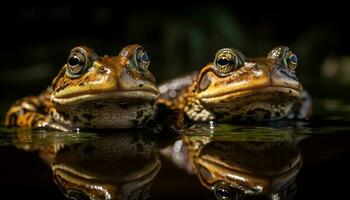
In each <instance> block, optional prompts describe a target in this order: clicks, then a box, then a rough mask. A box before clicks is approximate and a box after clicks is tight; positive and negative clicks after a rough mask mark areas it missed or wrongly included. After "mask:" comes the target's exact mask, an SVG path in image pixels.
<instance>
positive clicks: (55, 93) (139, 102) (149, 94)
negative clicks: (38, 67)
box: [5, 45, 158, 131]
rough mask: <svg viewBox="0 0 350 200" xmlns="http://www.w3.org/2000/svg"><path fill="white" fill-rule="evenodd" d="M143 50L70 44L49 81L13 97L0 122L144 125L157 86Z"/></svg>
mask: <svg viewBox="0 0 350 200" xmlns="http://www.w3.org/2000/svg"><path fill="white" fill-rule="evenodd" d="M144 54H146V52H145V51H144V50H143V48H142V47H141V46H140V45H129V46H127V47H125V48H123V49H122V51H121V52H120V53H119V55H118V56H107V55H106V56H104V57H98V56H97V55H96V54H95V53H94V51H93V50H92V49H89V48H88V47H76V48H74V49H72V51H71V54H70V56H69V58H68V61H67V64H65V65H64V66H63V67H62V69H61V70H60V72H59V73H58V75H57V76H56V77H55V79H54V80H53V83H52V87H49V88H48V89H47V90H46V91H44V92H43V93H41V94H39V95H38V96H29V97H25V98H22V99H20V100H18V101H16V102H15V103H14V104H13V106H12V107H11V108H10V109H9V111H8V112H7V114H6V119H5V125H6V126H17V127H26V128H52V129H58V130H62V131H67V130H70V129H76V128H134V127H142V126H144V125H146V124H147V123H148V122H149V121H151V120H153V119H154V116H155V111H156V98H157V96H158V89H157V87H156V85H155V84H156V83H155V78H154V77H153V75H152V74H151V72H150V71H148V66H149V60H142V59H141V58H142V57H141V56H142V55H144ZM144 57H146V58H148V56H144Z"/></svg>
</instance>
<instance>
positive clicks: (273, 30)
mask: <svg viewBox="0 0 350 200" xmlns="http://www.w3.org/2000/svg"><path fill="white" fill-rule="evenodd" d="M10 4H11V5H2V9H1V12H0V19H1V36H0V41H1V46H2V48H1V54H0V56H1V64H0V93H1V95H0V114H1V115H0V116H1V117H0V119H1V118H2V116H3V113H4V112H5V111H6V109H7V108H8V106H9V105H10V104H11V103H12V102H13V101H14V100H15V99H16V98H19V97H22V96H25V95H30V94H36V93H39V92H41V91H42V90H43V89H45V88H46V86H47V85H49V84H50V83H51V81H52V79H53V78H54V76H55V75H56V73H57V72H58V70H59V69H60V68H61V66H63V64H64V63H65V61H66V59H67V56H68V53H69V52H70V50H71V49H72V48H73V47H75V46H78V45H86V46H89V47H90V48H93V49H95V51H96V52H97V53H98V54H99V55H101V56H102V55H104V54H109V55H115V54H117V53H118V52H119V51H120V50H121V49H122V48H123V47H124V46H126V45H128V44H131V43H139V44H141V45H143V46H144V47H145V49H146V50H147V51H148V52H149V55H150V57H151V67H150V69H151V71H152V72H153V73H154V75H155V76H156V78H157V82H158V83H160V82H162V81H164V80H167V79H171V78H173V77H176V76H177V75H181V74H184V73H188V72H191V71H193V70H197V69H200V68H201V67H202V66H204V65H205V64H207V63H208V62H210V61H212V60H213V57H214V54H215V52H216V51H217V50H218V49H220V48H223V47H234V48H237V49H239V50H241V51H242V52H243V53H244V54H245V55H246V56H247V57H257V56H265V55H266V54H267V53H268V52H269V51H270V50H271V49H272V48H273V47H275V46H278V45H287V46H289V47H290V48H291V49H292V50H293V51H294V52H295V53H296V54H297V56H298V58H299V66H298V68H297V73H298V76H299V78H300V79H301V82H302V83H303V85H304V87H305V88H306V89H307V90H308V91H309V92H310V93H311V95H312V96H313V97H314V98H337V99H338V98H341V99H348V98H349V86H350V57H349V56H350V39H349V35H350V31H349V28H348V26H349V16H348V14H349V10H348V6H346V5H345V3H344V5H342V4H339V3H338V2H335V1H332V2H326V3H321V2H318V3H313V4H311V5H306V3H305V2H295V1H280V2H276V3H275V2H271V3H270V4H269V5H267V4H266V2H264V3H260V4H259V3H256V2H246V3H242V1H241V2H237V1H215V3H214V2H202V1H201V2H199V1H198V2H196V1H189V2H186V3H180V2H179V1H173V2H169V1H163V2H159V3H152V2H148V1H143V2H137V1H126V2H125V4H124V5H122V4H119V3H117V2H113V1H104V2H103V3H97V2H83V1H79V2H76V3H75V4H70V3H68V2H64V1H60V2H59V3H56V4H47V3H46V4H39V3H35V4H23V3H19V2H10ZM346 139H348V137H346V138H345V140H344V141H348V140H346ZM325 143H327V140H323V141H322V142H320V144H319V146H321V147H322V146H323V145H324V144H325ZM308 146H310V145H308ZM333 146H337V144H335V145H333ZM344 146H346V144H345V145H344ZM310 147H313V145H311V146H310ZM320 149H321V148H320ZM1 151H2V154H1V155H7V156H8V157H7V158H6V159H5V160H6V161H7V162H6V164H2V165H1V166H2V167H1V172H2V174H3V175H2V176H1V177H2V178H1V179H2V180H3V181H2V183H1V188H2V190H1V192H2V193H3V194H4V196H6V195H11V196H12V197H21V198H22V199H23V198H25V197H28V198H35V197H37V199H44V198H45V197H50V198H52V199H60V198H62V196H61V194H60V193H59V191H58V189H57V188H56V186H55V185H54V183H53V182H52V181H51V176H50V170H49V168H48V167H47V166H45V165H44V163H43V162H42V161H41V160H40V159H39V158H38V157H37V156H36V154H35V153H33V154H30V155H29V154H27V153H25V154H24V153H23V152H22V153H21V152H19V151H17V150H15V149H14V147H6V148H5V149H2V150H1ZM339 155H342V157H341V158H339V157H340V156H339V157H337V156H336V157H335V158H332V159H329V161H327V162H326V161H325V162H322V163H321V165H320V164H319V163H317V165H316V164H312V163H311V164H310V163H308V162H306V163H305V167H304V168H303V171H301V172H300V176H299V178H298V179H299V183H300V184H299V187H300V189H299V191H300V193H299V194H298V195H299V196H298V197H301V198H298V199H302V197H305V196H308V197H315V196H316V197H321V198H322V197H324V199H325V198H328V197H330V198H331V196H333V195H335V196H337V195H342V194H345V193H346V190H347V185H344V184H341V183H340V182H337V181H335V180H337V178H335V177H342V176H343V175H344V174H343V172H345V171H346V170H348V166H349V165H348V164H346V163H348V162H346V161H348V160H349V159H348V158H347V155H348V154H346V155H343V154H339ZM310 157H311V158H312V157H313V155H309V158H310ZM305 160H306V159H305ZM343 162H345V163H344V164H345V165H343ZM14 166H15V167H14ZM165 169H167V168H165ZM33 170H34V171H33ZM168 172H169V171H167V170H165V171H163V172H161V173H160V178H159V180H158V181H156V182H155V185H156V186H157V187H155V189H154V190H155V191H156V192H155V193H153V196H155V197H158V198H162V197H164V196H162V195H165V194H166V192H167V186H169V185H163V184H162V183H163V182H167V183H168V184H169V183H173V184H175V185H176V186H177V187H173V188H182V189H181V190H179V191H174V189H172V192H173V193H181V192H182V190H184V189H187V190H185V191H184V192H191V191H192V192H194V196H196V194H197V193H198V195H197V196H201V197H203V196H206V197H207V198H209V199H211V198H213V196H210V195H211V194H210V192H209V191H207V190H205V189H204V188H202V187H201V186H200V185H199V183H198V182H196V179H195V178H194V177H193V180H192V179H191V181H189V182H188V183H187V184H182V182H181V181H180V180H182V179H180V178H179V179H178V182H172V181H173V179H172V177H174V176H175V175H178V174H175V175H173V176H171V174H169V173H168ZM325 174H326V175H325ZM169 177H170V179H171V180H169ZM175 178H176V177H175ZM168 181H169V182H168ZM192 183H197V185H195V184H193V185H191V184H192ZM188 185H191V187H190V186H188ZM160 186H162V187H160ZM187 186H188V187H187ZM192 187H193V189H192ZM38 188H40V189H39V190H40V191H38ZM159 188H161V189H159ZM169 188H171V187H170V186H169ZM338 189H339V190H338ZM322 191H324V194H323V193H322ZM336 191H340V193H335V192H336ZM196 192H197V193H196ZM180 196H181V195H180ZM333 197H334V196H333ZM15 199H16V198H15Z"/></svg>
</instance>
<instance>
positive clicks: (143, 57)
mask: <svg viewBox="0 0 350 200" xmlns="http://www.w3.org/2000/svg"><path fill="white" fill-rule="evenodd" d="M135 60H136V65H137V66H138V67H139V68H140V69H142V70H144V71H146V70H148V67H149V64H150V62H151V60H150V58H149V56H148V54H147V52H146V51H144V50H143V49H142V48H138V49H137V52H136V57H135Z"/></svg>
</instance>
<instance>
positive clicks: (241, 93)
mask: <svg viewBox="0 0 350 200" xmlns="http://www.w3.org/2000/svg"><path fill="white" fill-rule="evenodd" d="M266 93H279V94H280V95H283V96H286V97H291V98H298V97H300V95H301V91H300V89H299V88H295V87H283V86H267V87H266V86H265V87H253V88H248V89H244V88H242V89H238V90H233V91H228V92H223V93H216V94H213V95H211V94H209V95H208V94H203V95H201V94H199V95H198V96H199V98H200V100H201V101H203V102H204V103H211V102H217V101H221V100H224V99H235V98H242V97H248V96H251V95H258V94H266Z"/></svg>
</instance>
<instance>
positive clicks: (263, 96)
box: [158, 46, 311, 122]
mask: <svg viewBox="0 0 350 200" xmlns="http://www.w3.org/2000/svg"><path fill="white" fill-rule="evenodd" d="M291 56H294V57H293V58H296V56H295V54H293V53H292V51H291V50H290V49H289V48H288V47H284V46H280V47H276V48H274V49H273V50H271V52H269V53H268V55H267V56H266V57H265V58H246V57H245V56H244V55H243V54H242V53H241V52H239V51H238V50H235V49H230V48H225V49H221V50H219V51H218V53H217V54H216V57H215V59H214V62H213V63H209V64H208V65H206V66H205V67H203V68H202V69H201V71H200V72H199V74H198V75H193V77H191V78H187V79H186V80H192V83H191V84H182V87H180V88H176V90H174V89H172V86H173V85H174V84H169V83H172V82H176V81H182V82H185V81H184V80H183V78H179V79H175V80H173V81H171V82H168V83H166V84H164V85H161V86H160V87H159V88H162V89H161V90H160V93H161V94H160V97H161V98H160V99H159V100H158V101H159V102H160V103H161V104H165V105H167V106H169V107H171V108H172V109H177V110H180V111H182V112H184V113H185V114H186V116H187V117H188V118H189V119H190V120H191V121H196V122H198V121H199V122H205V121H210V120H217V121H234V120H251V119H253V120H275V119H282V118H286V117H289V118H290V117H291V116H299V117H298V118H299V119H305V118H308V117H309V116H310V112H309V111H310V110H311V109H310V108H311V98H310V96H309V95H308V94H307V92H306V91H305V90H304V89H303V87H302V85H301V84H300V83H299V81H298V79H297V76H296V73H295V68H296V63H294V61H295V60H292V61H291V60H290V57H291ZM220 59H221V60H220ZM220 64H224V66H220V67H218V65H220ZM177 86H178V85H177ZM180 86H181V85H180ZM171 93H173V94H176V96H174V95H173V96H171V95H169V94H171ZM302 107H303V109H302ZM293 111H295V112H296V113H293ZM301 112H302V113H303V114H302V115H300V114H298V113H301Z"/></svg>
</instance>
